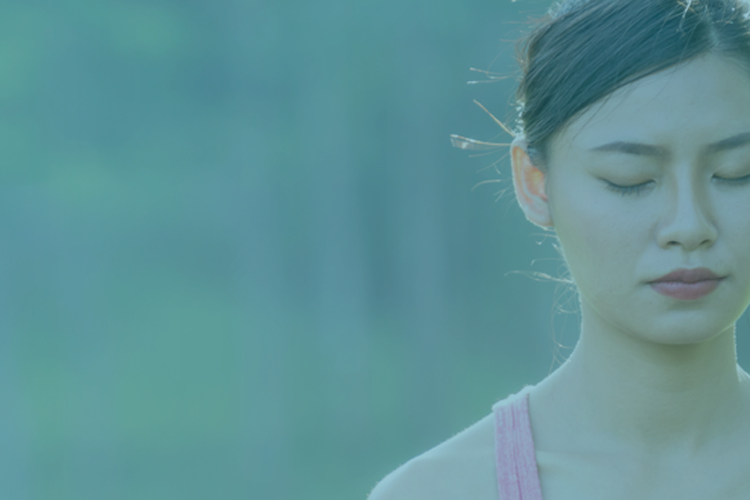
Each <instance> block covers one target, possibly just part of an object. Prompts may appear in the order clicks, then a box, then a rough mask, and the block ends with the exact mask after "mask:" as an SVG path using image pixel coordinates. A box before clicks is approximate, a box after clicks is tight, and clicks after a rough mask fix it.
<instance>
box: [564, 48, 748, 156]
mask: <svg viewBox="0 0 750 500" xmlns="http://www.w3.org/2000/svg"><path fill="white" fill-rule="evenodd" d="M747 131H750V73H748V72H746V71H744V70H743V69H741V68H739V67H738V66H737V65H736V64H734V63H733V62H731V61H728V60H726V59H725V58H722V57H718V56H705V57H701V58H699V59H695V60H691V61H689V62H687V63H684V64H681V65H678V66H675V67H673V68H669V69H666V70H664V71H661V72H659V73H655V74H653V75H650V76H647V77H645V78H643V79H641V80H638V81H636V82H634V83H632V84H630V85H627V86H625V87H623V88H621V89H619V90H617V91H615V92H614V93H612V94H611V95H609V96H608V97H607V98H605V99H603V100H602V101H600V102H599V103H596V104H594V105H592V106H591V107H590V108H589V109H587V110H586V111H584V112H583V114H581V115H580V116H578V117H576V118H575V119H573V120H572V121H571V122H570V123H569V124H567V125H566V127H565V128H564V129H563V130H562V131H561V132H560V133H559V134H557V135H556V136H555V138H553V140H552V142H551V144H550V151H549V152H550V160H551V161H552V162H554V161H555V158H561V157H564V156H566V155H567V154H571V153H576V152H580V151H582V150H583V151H586V150H589V149H591V148H594V147H597V146H600V145H602V144H606V143H609V142H614V141H632V142H641V143H648V144H655V145H659V146H662V147H664V148H666V149H667V150H669V151H670V152H675V153H676V152H680V153H682V154H685V155H690V154H696V153H697V151H699V150H701V148H702V147H704V146H705V145H706V144H709V143H712V142H716V141H719V140H721V139H724V138H726V137H727V136H731V135H734V134H737V133H741V132H747Z"/></svg>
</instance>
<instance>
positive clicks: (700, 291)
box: [651, 278, 724, 300]
mask: <svg viewBox="0 0 750 500" xmlns="http://www.w3.org/2000/svg"><path fill="white" fill-rule="evenodd" d="M723 279H724V278H716V279H707V280H700V281H693V282H685V281H655V282H652V283H651V288H652V289H653V290H654V291H655V292H658V293H660V294H661V295H665V296H667V297H671V298H673V299H678V300H697V299H700V298H703V297H705V296H706V295H709V294H710V293H711V292H713V291H714V290H716V288H718V286H719V284H720V283H721V281H722V280H723Z"/></svg>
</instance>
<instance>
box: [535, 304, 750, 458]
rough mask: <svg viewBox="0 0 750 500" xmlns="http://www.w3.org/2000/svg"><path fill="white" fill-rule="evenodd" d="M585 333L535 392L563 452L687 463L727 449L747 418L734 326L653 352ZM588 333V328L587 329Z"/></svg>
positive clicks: (624, 339) (653, 347)
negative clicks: (563, 438) (560, 436)
mask: <svg viewBox="0 0 750 500" xmlns="http://www.w3.org/2000/svg"><path fill="white" fill-rule="evenodd" d="M592 326H593V325H590V324H589V325H587V323H586V316H585V315H584V322H583V325H582V331H581V337H580V340H579V342H578V344H577V345H576V348H575V350H574V352H573V354H572V355H571V357H570V358H569V359H568V361H566V362H565V363H564V364H563V365H562V366H561V367H560V368H559V369H558V370H557V371H556V372H555V373H553V374H552V375H551V376H550V377H548V379H546V380H545V381H544V382H542V383H541V384H540V386H542V385H543V386H545V387H540V390H541V392H542V393H545V394H546V395H547V398H548V399H547V400H548V401H549V402H550V406H549V407H548V408H549V409H550V410H551V415H553V417H550V418H557V419H558V420H559V423H558V425H564V426H565V427H566V428H567V429H568V430H570V432H569V433H568V438H567V440H568V441H567V445H566V447H573V448H576V447H577V448H579V449H581V448H585V449H588V450H590V451H593V450H598V451H601V450H610V451H611V450H613V449H616V450H627V451H628V452H632V453H633V454H636V455H642V456H649V457H656V456H664V457H666V456H679V457H691V456H695V455H696V454H700V453H704V452H706V451H707V450H709V449H715V448H716V447H717V446H721V445H722V444H726V443H727V442H729V441H731V440H732V439H733V438H734V436H736V432H738V431H740V430H741V428H742V425H743V415H746V414H747V413H745V412H746V411H748V405H747V403H746V402H747V401H748V398H747V397H746V394H748V386H749V385H750V384H749V383H748V380H749V378H748V375H747V374H746V373H745V372H744V371H742V370H741V369H740V368H739V366H738V365H737V360H736V352H735V337H734V326H733V325H732V326H731V327H730V328H727V329H726V330H725V331H723V332H721V333H719V334H718V335H715V336H713V337H712V338H711V339H709V340H705V341H703V342H700V343H693V344H657V343H654V342H650V341H647V340H643V339H639V338H636V337H633V336H631V335H625V334H622V333H617V332H612V331H607V329H606V328H603V329H602V328H597V329H596V330H594V329H593V328H592ZM587 327H588V328H587Z"/></svg>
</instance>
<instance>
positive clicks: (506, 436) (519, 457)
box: [492, 385, 542, 500]
mask: <svg viewBox="0 0 750 500" xmlns="http://www.w3.org/2000/svg"><path fill="white" fill-rule="evenodd" d="M531 387H532V386H530V385H527V386H525V387H524V388H523V389H522V390H521V391H519V392H518V393H516V394H512V395H510V396H508V397H507V398H505V399H504V400H502V401H499V402H497V403H495V404H494V405H493V406H492V411H493V412H494V414H495V464H496V467H497V485H498V489H499V491H500V500H542V488H541V485H540V483H539V472H538V470H537V466H536V455H535V453H534V439H533V437H532V435H531V422H530V420H529V390H530V389H531Z"/></svg>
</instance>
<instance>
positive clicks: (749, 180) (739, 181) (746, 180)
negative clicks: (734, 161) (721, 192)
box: [714, 175, 750, 186]
mask: <svg viewBox="0 0 750 500" xmlns="http://www.w3.org/2000/svg"><path fill="white" fill-rule="evenodd" d="M714 179H716V180H718V181H720V182H723V183H727V184H735V185H740V186H741V185H744V184H750V175H746V176H744V177H736V178H734V179H727V178H725V177H718V176H714Z"/></svg>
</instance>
